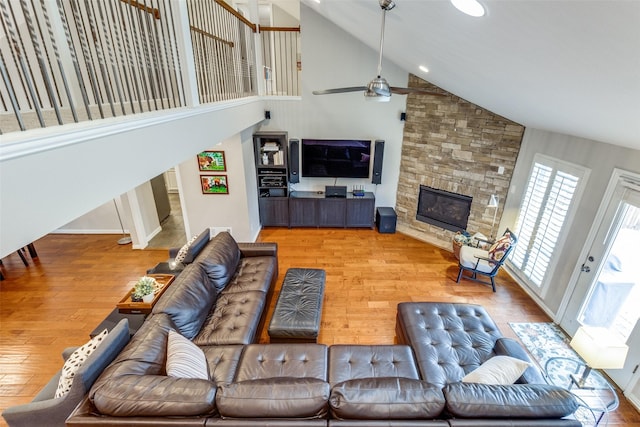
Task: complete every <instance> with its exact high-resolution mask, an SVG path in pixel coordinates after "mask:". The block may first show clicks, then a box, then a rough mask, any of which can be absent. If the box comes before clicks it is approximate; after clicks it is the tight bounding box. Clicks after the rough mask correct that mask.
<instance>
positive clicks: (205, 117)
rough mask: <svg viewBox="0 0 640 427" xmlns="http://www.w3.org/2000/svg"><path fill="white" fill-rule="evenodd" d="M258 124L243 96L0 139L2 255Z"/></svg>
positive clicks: (258, 114)
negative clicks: (236, 99) (240, 98)
mask: <svg viewBox="0 0 640 427" xmlns="http://www.w3.org/2000/svg"><path fill="white" fill-rule="evenodd" d="M263 119H264V102H263V101H262V100H260V99H259V98H246V99H242V100H239V101H234V102H228V103H219V104H208V105H204V106H198V107H194V108H184V109H181V110H172V111H162V112H155V113H147V114H141V115H137V116H135V117H125V118H119V119H107V120H101V121H99V122H95V123H94V122H89V123H80V124H77V125H66V126H61V127H58V128H46V129H38V130H34V131H29V132H21V133H15V134H10V135H7V136H3V143H2V144H0V194H1V195H2V197H1V202H0V235H1V236H2V239H0V257H4V256H6V255H8V254H10V253H11V252H14V251H15V250H17V249H18V248H20V247H23V246H25V245H27V244H28V243H30V242H33V241H35V240H36V239H38V238H40V237H42V236H44V235H45V234H47V233H50V232H52V231H54V230H56V229H58V228H60V227H62V226H63V225H65V224H67V223H69V222H70V221H73V220H74V219H76V218H78V217H80V216H81V215H83V214H85V213H87V212H89V211H91V210H93V209H95V208H96V207H98V206H101V205H103V204H105V203H107V202H109V201H110V200H111V199H113V198H114V197H117V196H119V195H120V194H123V193H125V192H127V191H129V190H131V189H133V188H135V187H137V186H138V185H140V184H142V183H144V182H146V181H148V180H149V179H151V178H153V177H154V176H157V175H158V174H160V173H162V172H164V171H166V170H167V169H169V168H171V167H173V166H175V165H176V164H179V163H181V162H184V161H186V160H188V159H194V161H195V154H197V153H199V152H200V151H202V150H204V149H206V148H207V147H210V146H211V145H212V144H215V143H217V142H219V141H222V140H225V139H227V138H229V137H231V136H232V135H236V134H239V133H240V132H242V131H243V130H245V129H248V128H251V127H253V126H254V125H255V124H256V123H258V122H260V121H261V120H263ZM231 184H232V185H234V184H233V182H232V183H231ZM240 184H241V185H243V184H242V183H240ZM210 197H214V196H210ZM245 204H246V203H245ZM219 209H230V210H231V209H235V208H234V207H233V206H228V205H227V204H224V203H223V204H222V205H221V206H220V207H219ZM123 221H124V218H123ZM125 227H126V222H125Z"/></svg>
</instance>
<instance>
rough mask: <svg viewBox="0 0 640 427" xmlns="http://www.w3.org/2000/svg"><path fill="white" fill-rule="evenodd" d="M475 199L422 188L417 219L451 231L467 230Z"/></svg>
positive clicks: (423, 186)
mask: <svg viewBox="0 0 640 427" xmlns="http://www.w3.org/2000/svg"><path fill="white" fill-rule="evenodd" d="M472 201H473V197H469V196H465V195H464V194H457V193H450V192H448V191H443V190H438V189H436V188H431V187H429V186H426V185H421V186H420V195H419V196H418V212H417V213H416V219H417V220H418V221H422V222H426V223H427V224H432V225H435V226H437V227H442V228H444V229H445V230H450V231H463V230H466V229H467V222H468V220H469V213H470V212H471V202H472Z"/></svg>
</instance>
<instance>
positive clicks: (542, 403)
mask: <svg viewBox="0 0 640 427" xmlns="http://www.w3.org/2000/svg"><path fill="white" fill-rule="evenodd" d="M443 392H444V395H445V398H446V400H447V409H448V410H449V412H450V413H451V414H452V415H453V416H455V417H460V418H562V417H565V416H567V415H570V414H573V413H574V412H575V411H576V409H578V403H577V401H576V399H575V397H574V396H573V394H571V392H569V391H567V390H565V389H563V388H561V387H557V386H552V385H547V384H512V385H488V384H475V383H453V384H448V385H447V386H445V388H444V390H443Z"/></svg>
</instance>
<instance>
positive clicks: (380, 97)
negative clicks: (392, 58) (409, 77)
mask: <svg viewBox="0 0 640 427" xmlns="http://www.w3.org/2000/svg"><path fill="white" fill-rule="evenodd" d="M378 2H379V3H380V8H381V9H382V29H381V31H380V55H379V57H378V74H377V77H375V78H374V79H373V80H371V81H370V82H369V84H368V85H366V86H352V87H341V88H335V89H325V90H314V91H313V94H314V95H330V94H334V93H346V92H361V91H362V92H364V96H365V97H366V99H369V100H374V101H379V102H388V101H389V100H390V99H391V94H392V93H396V94H399V95H407V94H409V93H418V94H422V95H434V96H445V95H444V94H442V93H438V92H432V91H429V90H425V89H419V88H407V87H395V86H389V83H387V80H386V79H385V78H384V77H382V47H383V45H384V20H385V16H386V14H387V12H388V11H390V10H391V9H393V8H394V7H396V4H395V3H394V2H393V0H378Z"/></svg>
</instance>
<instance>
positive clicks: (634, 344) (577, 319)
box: [560, 179, 640, 390]
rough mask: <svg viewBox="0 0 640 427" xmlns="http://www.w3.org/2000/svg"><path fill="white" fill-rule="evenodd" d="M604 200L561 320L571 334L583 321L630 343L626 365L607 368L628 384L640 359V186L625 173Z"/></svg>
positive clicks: (622, 385) (617, 380)
mask: <svg viewBox="0 0 640 427" xmlns="http://www.w3.org/2000/svg"><path fill="white" fill-rule="evenodd" d="M603 203H604V204H605V205H603V207H602V208H601V209H602V210H603V212H604V214H603V215H602V217H601V218H602V220H601V222H600V224H599V225H596V226H597V227H598V228H597V232H596V234H595V237H594V239H593V242H592V243H591V247H590V249H589V251H588V252H587V255H586V257H585V259H583V260H582V261H581V265H579V266H578V267H577V268H579V269H580V274H579V276H578V280H577V283H576V285H575V288H574V291H573V294H572V296H571V299H570V300H569V302H568V305H567V309H566V311H565V313H564V315H563V317H562V319H561V321H560V324H561V326H562V327H563V328H564V329H565V330H566V331H567V332H569V333H570V334H571V335H573V333H575V331H576V329H577V328H578V326H579V325H590V326H600V327H604V328H607V329H608V330H609V331H610V332H611V334H612V335H613V336H617V337H618V338H620V340H621V341H623V342H626V343H627V344H628V345H629V353H628V355H627V359H626V363H625V366H624V368H623V369H615V370H608V371H607V375H609V377H610V378H611V379H612V380H613V381H614V382H615V383H616V384H617V385H618V386H619V387H620V388H621V389H622V390H625V388H627V387H629V386H631V384H630V381H631V378H632V377H633V374H634V373H635V372H636V370H637V369H638V365H639V364H640V345H638V343H640V326H639V325H640V324H639V323H638V318H639V317H640V310H638V306H639V305H640V270H639V268H640V186H638V185H636V184H635V183H633V182H630V181H628V180H624V179H620V180H619V181H618V182H617V184H616V186H615V189H614V191H613V193H612V195H611V197H610V198H609V200H608V201H607V200H605V201H604V202H603Z"/></svg>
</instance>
